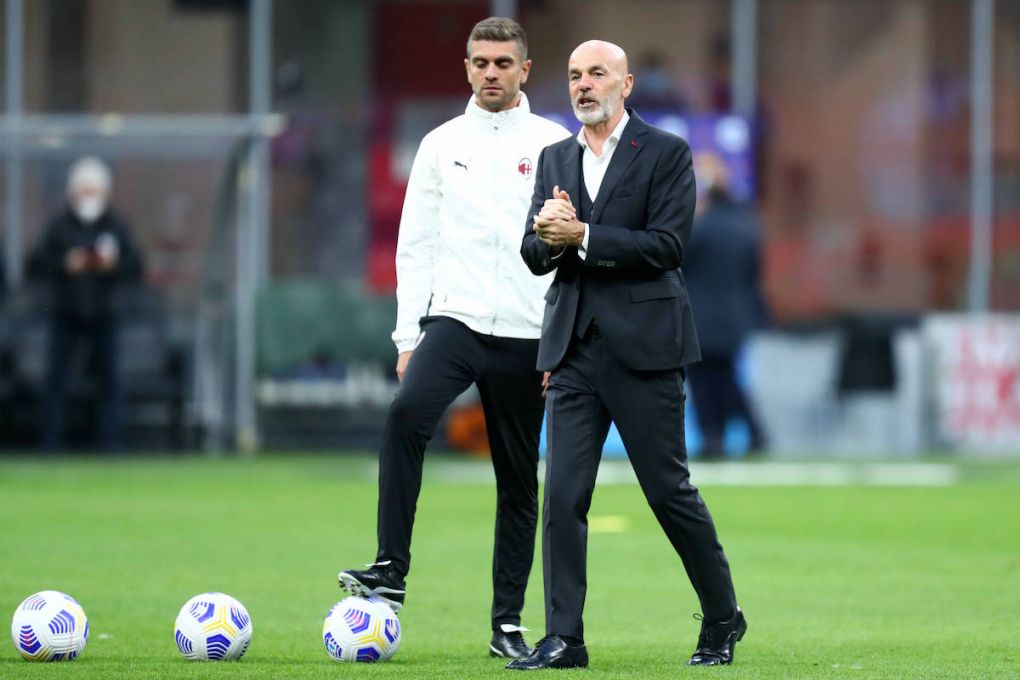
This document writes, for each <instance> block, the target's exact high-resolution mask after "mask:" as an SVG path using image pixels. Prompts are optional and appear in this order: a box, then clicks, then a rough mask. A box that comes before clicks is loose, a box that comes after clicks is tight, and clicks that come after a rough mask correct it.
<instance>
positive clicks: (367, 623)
mask: <svg viewBox="0 0 1020 680" xmlns="http://www.w3.org/2000/svg"><path fill="white" fill-rule="evenodd" d="M322 641H323V642H324V643H325V645H326V653H327V654H329V656H330V658H332V659H333V660H334V661H364V662H368V663H371V662H373V661H387V660H388V659H390V658H391V657H392V656H393V655H394V654H396V653H397V647H398V646H399V645H400V621H398V620H397V615H396V614H394V613H393V610H392V609H390V607H389V605H387V604H386V603H385V602H383V601H382V600H380V599H379V598H377V597H369V598H364V597H356V596H352V597H347V598H344V599H343V600H340V601H339V602H337V603H336V604H335V605H333V608H332V609H330V610H329V613H328V614H326V620H325V621H323V622H322Z"/></svg>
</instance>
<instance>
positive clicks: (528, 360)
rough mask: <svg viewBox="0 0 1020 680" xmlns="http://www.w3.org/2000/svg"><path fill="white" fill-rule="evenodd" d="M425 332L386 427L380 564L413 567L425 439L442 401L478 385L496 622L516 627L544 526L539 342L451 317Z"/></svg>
mask: <svg viewBox="0 0 1020 680" xmlns="http://www.w3.org/2000/svg"><path fill="white" fill-rule="evenodd" d="M422 330H423V331H424V333H425V337H424V338H423V339H422V341H421V343H420V344H419V345H418V347H417V349H415V350H414V354H413V355H412V356H411V362H410V365H409V366H408V368H407V372H406V373H405V374H404V380H403V382H402V383H401V385H400V390H399V391H398V392H397V395H396V397H395V398H394V400H393V403H392V404H391V405H390V410H389V415H388V417H387V420H386V428H385V432H384V434H383V440H382V449H381V451H380V455H379V516H378V534H379V552H378V555H377V557H376V561H379V562H383V561H386V560H389V561H391V562H392V563H393V565H394V566H396V568H397V569H398V570H399V571H400V572H401V573H402V574H405V575H406V574H407V572H408V570H409V568H410V561H411V530H412V527H413V526H414V513H415V507H416V505H417V502H418V494H419V492H420V491H421V478H422V462H423V459H424V453H425V446H426V444H428V441H429V439H431V438H432V434H433V432H434V431H435V428H436V424H437V422H438V421H439V418H440V417H441V416H442V414H443V412H444V411H445V410H446V407H447V406H449V405H450V403H451V402H452V401H453V400H454V399H455V398H456V397H457V395H459V394H460V393H461V392H463V391H464V390H465V389H467V387H468V386H470V385H471V383H476V384H477V385H478V391H479V392H480V393H481V397H482V407H483V409H484V411H485V425H486V428H487V430H488V436H489V445H490V448H491V449H492V466H493V468H494V469H495V472H496V530H495V545H494V546H493V555H492V590H493V597H492V624H493V628H494V629H496V628H498V627H499V626H500V625H501V624H504V623H509V624H513V625H520V622H521V609H522V608H523V606H524V591H525V589H526V588H527V585H528V576H529V574H530V573H531V564H532V560H533V558H534V552H535V531H536V525H537V523H538V477H537V475H538V472H537V470H538V440H539V435H540V433H541V429H542V412H543V406H544V400H543V398H542V374H541V373H539V372H538V371H536V370H535V362H536V359H537V356H538V340H520V339H516V338H498V337H494V336H491V335H482V334H480V333H476V332H474V331H472V330H471V329H469V328H468V327H467V326H465V325H463V324H462V323H460V322H458V321H454V320H453V319H449V318H445V317H436V318H432V319H428V320H426V321H424V322H423V324H422Z"/></svg>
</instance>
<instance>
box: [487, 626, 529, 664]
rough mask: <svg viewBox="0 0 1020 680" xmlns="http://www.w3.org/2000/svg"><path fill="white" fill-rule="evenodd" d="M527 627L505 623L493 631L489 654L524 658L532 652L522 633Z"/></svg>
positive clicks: (507, 657)
mask: <svg viewBox="0 0 1020 680" xmlns="http://www.w3.org/2000/svg"><path fill="white" fill-rule="evenodd" d="M526 630H527V628H521V627H520V626H514V625H512V624H509V623H504V624H503V625H501V626H500V627H499V630H496V631H493V633H492V642H490V643H489V656H501V657H503V658H506V659H524V658H526V657H527V656H529V655H530V654H531V651H532V650H531V647H529V646H528V643H527V642H525V641H524V636H523V635H522V634H521V633H523V632H524V631H526Z"/></svg>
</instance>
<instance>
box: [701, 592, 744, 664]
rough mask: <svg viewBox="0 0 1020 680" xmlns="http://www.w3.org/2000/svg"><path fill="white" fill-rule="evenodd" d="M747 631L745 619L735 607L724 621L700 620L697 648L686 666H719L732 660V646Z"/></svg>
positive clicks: (742, 613) (735, 644)
mask: <svg viewBox="0 0 1020 680" xmlns="http://www.w3.org/2000/svg"><path fill="white" fill-rule="evenodd" d="M746 632H747V619H745V618H744V612H742V611H740V607H737V613H736V614H734V615H733V616H732V617H730V618H729V619H727V620H726V621H717V622H716V623H707V622H705V621H702V622H701V635H699V636H698V649H697V650H695V652H694V656H692V657H691V660H690V661H688V662H687V665H688V666H721V665H725V664H728V663H730V662H732V661H733V648H734V647H736V646H737V642H739V641H740V640H741V639H743V637H744V633H746Z"/></svg>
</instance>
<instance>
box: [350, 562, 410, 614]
mask: <svg viewBox="0 0 1020 680" xmlns="http://www.w3.org/2000/svg"><path fill="white" fill-rule="evenodd" d="M366 566H367V567H368V569H363V570H362V569H345V570H343V571H341V572H340V573H339V574H338V575H337V580H339V581H340V587H341V588H343V589H344V590H346V591H347V592H348V593H350V594H351V595H358V596H361V597H372V596H375V597H378V598H379V599H380V600H382V601H383V602H385V603H386V604H388V605H389V606H390V609H392V610H393V611H394V612H399V611H400V608H401V607H403V606H404V594H405V593H404V577H402V576H401V575H400V574H399V573H397V570H396V569H395V568H393V566H392V565H391V564H390V563H389V562H377V563H376V564H368V565H366Z"/></svg>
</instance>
